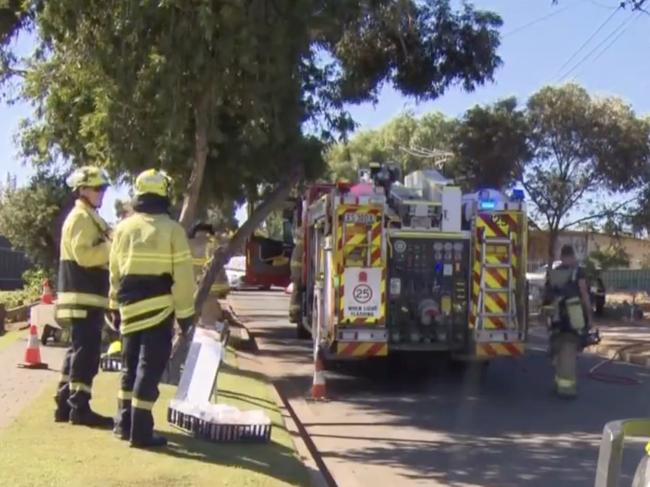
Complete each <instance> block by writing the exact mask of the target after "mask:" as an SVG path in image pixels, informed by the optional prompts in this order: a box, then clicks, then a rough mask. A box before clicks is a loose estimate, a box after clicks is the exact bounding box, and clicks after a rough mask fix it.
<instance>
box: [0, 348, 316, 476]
mask: <svg viewBox="0 0 650 487" xmlns="http://www.w3.org/2000/svg"><path fill="white" fill-rule="evenodd" d="M118 379H119V374H116V373H102V372H100V374H99V375H98V377H97V379H96V381H95V385H94V387H93V389H94V396H95V398H94V399H93V401H92V402H93V407H94V409H95V410H97V411H98V412H100V413H102V414H113V413H114V411H115V399H114V398H115V396H116V392H117V390H118ZM218 383H219V393H218V398H219V402H224V403H228V404H232V405H234V406H237V407H239V408H240V409H263V410H264V411H265V412H266V413H267V414H268V415H269V416H270V417H271V419H272V421H273V436H272V440H271V442H270V443H268V444H237V443H231V444H227V443H226V444H212V443H207V442H203V441H200V440H195V439H193V438H190V437H189V436H187V435H185V434H184V433H182V432H180V431H178V430H176V429H174V428H173V427H170V426H169V425H168V423H167V420H166V408H167V404H168V401H169V399H171V398H172V396H173V394H174V391H175V388H174V387H171V386H166V385H162V386H161V391H160V392H161V395H160V399H159V400H158V402H157V403H156V406H155V408H154V414H155V420H156V429H157V430H158V431H160V432H162V433H163V434H165V435H166V436H167V437H168V439H169V440H170V445H169V447H168V448H167V449H164V450H160V451H144V450H136V449H131V448H129V447H128V443H126V442H122V441H120V440H118V439H115V438H113V437H112V435H111V433H110V432H108V431H101V430H95V429H90V428H85V427H79V426H71V425H68V424H55V423H54V422H53V421H52V408H53V404H52V399H51V397H52V394H53V389H51V390H49V391H48V392H47V393H46V394H44V395H43V396H41V397H40V398H39V399H38V400H36V401H35V402H34V403H33V404H31V405H30V406H29V407H28V408H27V409H26V410H24V411H23V412H22V414H21V415H20V416H19V418H18V419H17V420H16V422H14V423H13V424H11V425H10V426H9V427H7V428H6V429H5V430H2V431H0V472H1V473H0V481H1V482H0V484H2V485H11V486H36V485H38V486H65V487H73V486H85V487H90V486H102V487H104V486H115V487H117V486H132V485H147V486H149V485H151V486H160V487H163V486H169V487H171V486H222V485H223V486H237V487H240V486H251V487H258V486H273V487H275V486H283V485H309V480H308V474H307V470H306V468H305V467H304V465H303V464H302V463H301V462H300V460H299V459H298V457H297V455H296V453H295V451H294V449H293V443H292V440H291V437H290V435H289V433H288V432H287V430H286V429H285V426H284V423H283V421H282V417H281V415H280V412H279V410H278V409H277V407H276V405H275V403H274V401H273V398H272V395H271V391H270V389H269V387H270V386H269V384H268V383H266V382H265V381H264V379H263V378H262V377H261V376H260V375H259V374H255V373H253V372H249V371H245V370H240V369H238V368H237V366H236V361H235V358H234V356H233V354H232V353H229V354H228V357H227V359H226V363H224V364H223V368H222V371H221V372H220V374H219V380H218Z"/></svg>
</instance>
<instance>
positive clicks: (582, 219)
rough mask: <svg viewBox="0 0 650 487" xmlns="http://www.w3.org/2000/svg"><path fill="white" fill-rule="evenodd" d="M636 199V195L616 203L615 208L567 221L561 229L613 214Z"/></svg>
mask: <svg viewBox="0 0 650 487" xmlns="http://www.w3.org/2000/svg"><path fill="white" fill-rule="evenodd" d="M636 199H637V198H636V197H634V198H630V199H628V200H626V201H624V202H623V203H620V204H618V205H616V206H615V207H614V208H609V209H607V210H603V211H601V212H600V213H596V214H595V215H588V216H585V217H582V218H578V219H577V220H574V221H572V222H571V223H567V224H566V225H564V226H563V227H562V228H560V231H564V230H566V229H567V228H569V227H572V226H574V225H577V224H578V223H583V222H586V221H589V220H595V219H598V218H602V217H604V216H608V215H613V214H615V213H616V212H617V211H618V210H620V209H621V208H623V207H624V206H626V205H629V204H630V203H632V202H633V201H635V200H636Z"/></svg>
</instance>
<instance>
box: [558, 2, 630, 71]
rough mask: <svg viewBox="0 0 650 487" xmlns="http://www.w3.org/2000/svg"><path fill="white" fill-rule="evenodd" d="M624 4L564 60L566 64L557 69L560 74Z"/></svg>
mask: <svg viewBox="0 0 650 487" xmlns="http://www.w3.org/2000/svg"><path fill="white" fill-rule="evenodd" d="M621 8H622V5H619V6H618V8H616V9H615V10H614V11H613V12H612V13H611V14H609V16H608V17H607V18H606V19H605V20H604V21H603V22H602V23H601V24H600V25H599V26H598V28H597V29H596V30H595V31H594V32H592V34H591V35H590V36H589V37H588V38H587V40H586V41H584V42H583V43H582V45H581V46H580V47H579V48H578V49H577V50H576V51H575V52H574V53H573V54H571V57H570V58H569V59H567V60H566V61H564V64H562V66H560V67H559V69H558V70H557V72H558V74H559V73H561V72H562V70H563V69H564V68H566V67H567V66H568V65H569V63H570V62H571V61H573V60H574V59H575V57H576V56H577V55H578V54H579V53H580V51H582V50H583V49H584V48H585V47H587V45H588V44H589V43H590V42H591V41H592V40H593V39H594V38H595V37H596V36H597V35H598V34H599V33H600V31H601V30H603V28H604V27H605V26H606V25H607V24H608V23H609V22H610V21H611V20H612V19H613V18H614V16H615V15H616V14H617V13H618V11H619V10H621Z"/></svg>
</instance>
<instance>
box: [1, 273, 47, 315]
mask: <svg viewBox="0 0 650 487" xmlns="http://www.w3.org/2000/svg"><path fill="white" fill-rule="evenodd" d="M46 278H49V279H52V275H51V274H50V273H48V272H46V271H45V270H43V269H32V270H27V271H25V272H24V273H23V282H24V285H23V288H22V289H18V290H15V291H0V303H2V304H4V305H5V307H6V308H7V309H11V308H15V307H17V306H21V305H23V304H29V303H33V302H34V301H36V300H38V298H39V296H40V295H41V293H42V292H43V281H44V280H45V279H46Z"/></svg>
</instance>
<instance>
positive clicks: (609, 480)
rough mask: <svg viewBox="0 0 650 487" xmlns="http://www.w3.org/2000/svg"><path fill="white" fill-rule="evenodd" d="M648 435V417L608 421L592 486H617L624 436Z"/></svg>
mask: <svg viewBox="0 0 650 487" xmlns="http://www.w3.org/2000/svg"><path fill="white" fill-rule="evenodd" d="M630 437H646V438H647V437H650V418H634V419H621V420H617V421H610V422H609V423H607V424H606V425H605V427H604V428H603V436H602V439H601V441H600V449H599V451H598V465H597V467H596V480H595V483H594V487H618V479H619V476H620V473H621V462H622V460H623V446H624V443H625V439H626V438H630Z"/></svg>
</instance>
